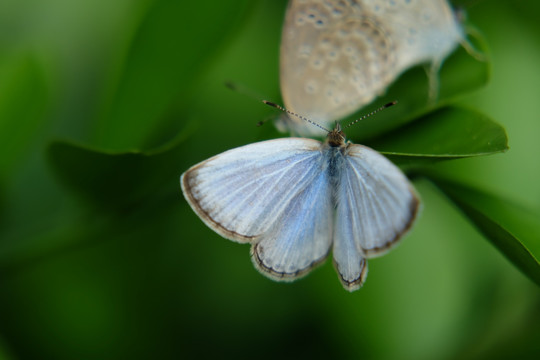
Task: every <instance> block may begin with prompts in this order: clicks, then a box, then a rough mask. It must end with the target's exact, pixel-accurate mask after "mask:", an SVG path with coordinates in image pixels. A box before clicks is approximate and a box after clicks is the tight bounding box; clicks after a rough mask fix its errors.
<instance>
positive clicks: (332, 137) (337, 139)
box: [326, 121, 345, 147]
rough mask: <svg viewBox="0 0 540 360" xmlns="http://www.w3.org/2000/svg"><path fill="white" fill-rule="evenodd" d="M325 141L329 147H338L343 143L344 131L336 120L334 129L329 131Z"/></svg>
mask: <svg viewBox="0 0 540 360" xmlns="http://www.w3.org/2000/svg"><path fill="white" fill-rule="evenodd" d="M326 142H327V143H328V145H330V146H331V147H339V146H342V145H343V144H345V133H344V132H343V131H342V130H341V125H340V124H339V122H337V121H336V127H334V130H332V131H329V132H328V135H327V136H326Z"/></svg>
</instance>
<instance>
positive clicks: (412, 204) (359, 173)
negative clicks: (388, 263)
mask: <svg viewBox="0 0 540 360" xmlns="http://www.w3.org/2000/svg"><path fill="white" fill-rule="evenodd" d="M339 184H340V185H339V187H338V189H337V194H336V197H337V202H338V205H337V211H336V220H335V231H334V264H335V266H336V269H337V271H338V273H339V275H340V277H341V280H342V283H343V285H344V287H345V288H346V289H349V290H351V291H352V290H355V289H357V288H359V287H360V286H361V284H362V282H363V279H364V278H365V275H366V258H370V257H375V256H377V255H381V254H382V253H384V252H385V251H387V250H388V249H389V248H390V247H392V245H394V244H396V242H397V241H398V240H399V239H400V238H401V237H402V236H403V235H404V234H405V233H406V232H407V230H409V229H410V227H411V225H412V223H413V221H414V219H415V218H416V214H417V212H418V209H419V204H420V203H419V199H418V197H417V195H416V193H415V191H414V189H413V187H412V185H411V184H410V183H409V180H408V179H407V178H406V177H405V175H404V174H403V173H402V172H401V170H400V169H399V168H398V167H396V166H395V165H394V164H393V163H392V162H390V161H389V160H388V159H386V158H385V157H384V156H383V155H381V154H379V153H378V152H376V151H374V150H372V149H370V148H367V147H365V146H361V145H349V147H348V148H347V151H346V154H345V156H344V161H343V166H342V168H341V177H340V183H339Z"/></svg>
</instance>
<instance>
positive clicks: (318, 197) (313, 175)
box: [181, 138, 333, 280]
mask: <svg viewBox="0 0 540 360" xmlns="http://www.w3.org/2000/svg"><path fill="white" fill-rule="evenodd" d="M320 147H321V143H320V142H318V141H315V140H311V139H299V138H289V139H277V140H270V141H265V142H260V143H255V144H250V145H247V146H243V147H240V148H237V149H233V150H230V151H227V152H225V153H223V154H220V155H218V156H215V157H213V158H211V159H209V160H206V161H204V162H202V163H200V164H198V165H195V166H194V167H192V168H191V169H189V170H188V171H186V172H185V173H184V174H183V175H182V177H181V185H182V191H183V193H184V196H185V198H186V200H187V201H188V203H189V204H190V205H191V207H192V208H193V210H194V211H195V212H196V213H197V214H198V215H199V217H200V218H201V219H202V220H203V221H204V222H205V223H206V224H207V225H208V226H209V227H210V228H211V229H213V230H214V231H216V232H217V233H219V234H220V235H222V236H223V237H225V238H228V239H231V240H234V241H238V242H249V243H252V244H254V245H253V247H252V256H253V262H254V263H255V265H256V267H257V269H259V270H260V271H261V272H262V273H263V274H265V275H267V276H269V277H271V278H274V279H278V280H279V279H284V280H287V279H294V278H297V277H299V276H301V275H303V274H305V273H306V272H307V271H308V270H309V269H310V268H311V267H313V266H315V265H316V264H318V263H320V262H321V261H322V260H324V258H325V257H326V255H327V254H328V251H329V249H330V245H331V239H332V224H331V222H332V213H333V207H332V205H331V201H332V192H331V189H330V185H329V181H328V179H327V176H328V175H327V172H326V171H324V170H325V168H326V166H327V164H326V162H325V161H324V158H323V156H322V155H321V151H320Z"/></svg>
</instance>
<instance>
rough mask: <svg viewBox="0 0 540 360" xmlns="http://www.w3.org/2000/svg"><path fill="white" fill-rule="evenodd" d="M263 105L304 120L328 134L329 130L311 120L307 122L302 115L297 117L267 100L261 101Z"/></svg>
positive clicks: (295, 114)
mask: <svg viewBox="0 0 540 360" xmlns="http://www.w3.org/2000/svg"><path fill="white" fill-rule="evenodd" d="M263 103H265V104H266V105H269V106H272V107H275V108H276V109H278V110H281V111H283V112H285V113H287V114H289V115H292V116H295V117H297V118H299V119H300V120H304V121H307V122H308V123H310V124H312V125H315V126H316V127H318V128H320V129H322V130H324V131H326V132H327V133H330V130H328V129H327V128H325V127H324V126H322V125H319V124H317V123H316V122H314V121H312V120H309V119H308V118H307V117H303V116H302V115H298V114H297V113H293V112H292V111H290V110H287V109H285V108H284V107H282V106H279V105H278V104H274V103H273V102H270V101H267V100H263Z"/></svg>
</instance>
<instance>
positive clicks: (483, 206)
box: [428, 174, 540, 285]
mask: <svg viewBox="0 0 540 360" xmlns="http://www.w3.org/2000/svg"><path fill="white" fill-rule="evenodd" d="M428 178H429V179H430V180H431V181H432V182H433V183H434V184H435V185H436V186H437V187H438V188H439V189H440V190H441V191H442V192H443V193H444V194H445V195H446V196H447V197H448V198H449V199H450V200H452V201H453V202H454V203H455V204H456V205H457V206H458V207H459V209H460V210H461V211H462V212H463V213H464V214H465V215H466V216H467V217H468V218H469V219H470V220H471V222H472V223H473V224H474V225H475V226H476V227H477V228H478V230H480V232H482V233H483V234H484V235H485V236H486V237H487V238H488V239H489V240H490V241H491V243H492V244H493V245H495V247H496V248H497V249H498V250H499V251H500V252H502V253H503V255H504V256H506V257H507V258H508V259H509V260H510V261H511V262H512V263H513V264H514V265H515V266H516V267H518V268H519V269H520V270H521V271H522V272H523V273H524V274H525V275H527V276H528V277H529V278H530V279H531V280H533V281H534V282H535V283H536V284H538V285H540V263H539V259H540V222H539V221H538V219H540V213H539V212H538V211H532V210H530V209H527V208H525V207H523V206H521V205H519V204H516V203H513V202H511V201H509V200H507V199H503V198H501V197H499V196H496V195H493V194H489V193H486V192H484V191H480V190H478V189H474V188H472V187H469V186H466V185H463V184H461V183H458V182H455V181H452V180H448V179H445V178H444V177H442V176H441V175H439V174H428Z"/></svg>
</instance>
